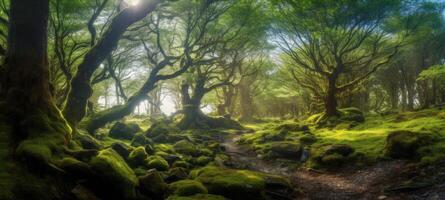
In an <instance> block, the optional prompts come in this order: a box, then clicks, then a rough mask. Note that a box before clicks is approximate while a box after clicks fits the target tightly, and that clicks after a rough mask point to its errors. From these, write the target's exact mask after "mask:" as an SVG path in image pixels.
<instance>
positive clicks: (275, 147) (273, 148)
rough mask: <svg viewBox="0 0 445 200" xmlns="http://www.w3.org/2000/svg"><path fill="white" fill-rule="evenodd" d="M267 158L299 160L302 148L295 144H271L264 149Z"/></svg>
mask: <svg viewBox="0 0 445 200" xmlns="http://www.w3.org/2000/svg"><path fill="white" fill-rule="evenodd" d="M264 151H265V153H266V155H267V156H268V157H269V158H287V159H292V160H299V159H300V157H301V152H302V146H301V145H300V144H299V143H297V142H272V143H269V144H267V146H266V147H265V149H264Z"/></svg>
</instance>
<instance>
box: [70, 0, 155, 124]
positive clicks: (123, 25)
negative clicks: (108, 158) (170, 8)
mask: <svg viewBox="0 0 445 200" xmlns="http://www.w3.org/2000/svg"><path fill="white" fill-rule="evenodd" d="M160 3H161V0H153V1H151V0H145V1H141V2H140V4H139V5H135V6H131V7H128V8H125V9H124V10H122V11H121V12H120V13H119V14H118V15H117V16H116V17H115V18H114V19H113V21H112V22H111V24H110V26H109V27H108V30H107V31H106V32H105V34H104V35H103V36H102V38H101V39H100V40H99V41H98V42H97V43H96V45H95V46H93V47H92V48H91V49H90V50H89V51H88V52H87V53H86V55H85V56H84V59H83V61H82V62H81V63H80V64H79V66H78V67H77V72H76V74H75V75H74V77H73V79H72V80H71V87H72V88H71V90H70V93H69V94H68V100H67V103H66V106H65V109H64V111H63V113H64V115H65V117H66V119H67V120H68V122H69V123H70V124H71V125H72V126H73V127H76V126H77V124H78V123H79V122H80V121H81V120H82V118H83V117H84V116H85V114H86V108H87V102H88V99H89V98H90V97H91V95H92V89H91V78H92V76H93V73H94V72H95V71H96V70H97V69H98V67H99V65H100V64H101V63H102V62H103V61H104V60H105V59H106V58H107V57H108V56H109V55H110V53H111V52H112V51H113V50H114V49H115V48H116V46H117V44H118V41H119V39H120V38H121V36H122V35H123V34H124V32H125V31H126V30H127V28H128V27H129V26H130V25H132V24H134V23H136V22H137V21H139V20H141V19H143V18H144V17H145V16H146V15H147V14H149V13H151V12H152V11H153V10H155V8H156V7H157V5H158V4H160Z"/></svg>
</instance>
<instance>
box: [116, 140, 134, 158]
mask: <svg viewBox="0 0 445 200" xmlns="http://www.w3.org/2000/svg"><path fill="white" fill-rule="evenodd" d="M111 148H112V149H113V150H114V151H116V152H117V153H118V154H119V155H120V156H121V157H122V158H127V157H128V155H130V152H131V150H132V148H131V147H130V146H128V145H126V144H125V143H123V142H115V143H113V144H111Z"/></svg>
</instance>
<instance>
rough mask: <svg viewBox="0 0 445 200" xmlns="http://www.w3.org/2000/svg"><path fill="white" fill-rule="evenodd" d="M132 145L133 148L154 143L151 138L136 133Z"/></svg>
mask: <svg viewBox="0 0 445 200" xmlns="http://www.w3.org/2000/svg"><path fill="white" fill-rule="evenodd" d="M130 145H131V146H133V147H139V146H145V145H153V141H151V139H150V138H147V137H145V135H144V134H143V133H136V135H134V136H133V139H131V144H130Z"/></svg>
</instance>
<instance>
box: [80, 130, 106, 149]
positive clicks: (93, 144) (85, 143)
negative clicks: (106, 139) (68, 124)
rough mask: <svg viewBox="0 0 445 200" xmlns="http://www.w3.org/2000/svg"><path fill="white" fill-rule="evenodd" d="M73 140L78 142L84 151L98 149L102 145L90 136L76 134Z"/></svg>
mask: <svg viewBox="0 0 445 200" xmlns="http://www.w3.org/2000/svg"><path fill="white" fill-rule="evenodd" d="M73 139H74V140H76V141H78V142H79V143H80V145H81V146H82V148H84V149H100V148H101V147H102V145H101V144H100V142H99V141H97V140H96V138H94V137H92V136H91V135H87V134H83V133H78V134H75V135H74V138H73Z"/></svg>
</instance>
